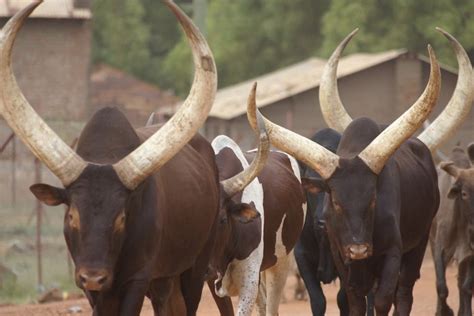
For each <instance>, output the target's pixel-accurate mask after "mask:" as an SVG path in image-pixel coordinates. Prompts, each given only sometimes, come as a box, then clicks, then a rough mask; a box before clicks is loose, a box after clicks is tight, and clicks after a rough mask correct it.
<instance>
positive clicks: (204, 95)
mask: <svg viewBox="0 0 474 316" xmlns="http://www.w3.org/2000/svg"><path fill="white" fill-rule="evenodd" d="M40 3H41V1H39V2H35V3H32V4H31V5H29V6H27V7H26V8H25V9H23V10H21V11H19V12H18V13H16V14H15V15H14V16H13V17H12V18H11V19H10V20H9V21H8V23H7V24H6V25H5V26H4V27H3V29H2V31H1V33H0V80H1V82H2V84H1V86H0V97H1V101H0V113H1V114H2V115H3V117H4V118H5V120H6V122H7V123H8V124H9V125H10V126H11V128H12V129H13V130H14V131H15V133H16V134H17V135H18V137H19V138H20V139H22V141H23V142H24V143H25V144H26V146H27V147H28V148H29V149H30V150H31V151H32V152H33V153H34V154H35V155H36V156H37V157H38V158H39V159H40V160H41V161H42V162H43V163H44V164H45V165H46V166H47V167H48V168H49V169H50V170H51V171H52V172H53V173H54V174H55V175H56V176H57V177H58V178H59V179H60V180H61V182H62V184H63V186H64V187H63V188H57V187H53V186H49V185H46V184H35V185H33V186H31V191H32V192H33V194H34V195H35V196H36V197H37V198H38V199H39V200H41V201H42V202H44V203H46V204H48V205H59V204H66V205H67V207H68V209H67V211H66V213H65V216H64V236H65V239H66V243H67V246H68V249H69V251H70V253H71V255H72V257H73V260H74V263H75V266H76V270H75V279H76V284H77V286H78V287H80V288H81V289H83V291H84V293H85V295H86V297H87V298H88V300H89V302H90V305H91V306H92V308H93V311H94V312H93V314H94V315H127V316H129V315H139V314H140V310H141V308H142V304H143V300H144V297H145V296H147V297H149V298H150V300H151V302H152V305H153V309H154V311H155V315H196V310H197V308H198V304H199V301H200V298H201V293H202V289H203V286H204V283H205V282H207V283H208V285H209V288H210V290H211V293H212V294H213V296H214V299H215V302H216V304H217V306H218V308H219V310H220V313H221V315H226V316H228V315H234V311H233V306H232V301H231V300H230V298H229V297H230V296H238V297H239V298H238V303H237V304H238V305H237V314H238V315H251V313H252V310H253V309H254V307H255V308H256V309H257V312H258V314H259V315H278V305H279V302H280V297H281V295H282V290H283V287H284V284H285V281H286V278H287V274H288V270H289V267H290V262H291V259H292V256H293V251H294V255H295V257H296V261H297V264H298V268H299V270H300V272H301V275H302V277H303V279H304V282H305V285H306V287H307V289H308V292H309V295H310V301H311V309H312V312H313V314H314V315H324V313H325V309H326V301H325V298H324V295H323V292H322V289H321V283H329V282H332V281H333V280H334V279H335V278H340V280H341V289H340V291H339V294H338V299H337V302H338V305H339V308H340V311H341V315H366V314H367V315H373V314H374V309H375V312H376V314H377V315H388V313H389V311H390V310H391V308H392V305H393V307H394V313H395V315H409V314H410V311H411V307H412V303H413V295H412V291H413V286H414V284H415V281H416V280H417V279H418V278H419V277H420V267H421V264H422V260H423V256H424V254H425V250H426V247H427V244H428V242H430V245H431V248H432V254H433V258H434V262H435V266H436V277H437V283H436V287H437V292H438V306H437V313H436V315H453V311H452V310H451V309H450V308H449V306H448V305H447V303H446V298H447V296H448V289H447V286H446V279H445V269H446V266H447V264H449V262H450V261H451V260H456V261H457V262H458V264H459V274H458V285H459V296H460V310H459V315H471V297H472V289H473V285H474V261H473V260H474V259H473V258H474V256H473V255H474V168H473V167H472V164H473V163H474V144H473V145H471V146H469V147H468V148H467V152H466V151H464V150H463V148H461V147H456V148H455V149H454V150H453V152H452V155H451V156H450V157H449V161H443V162H441V163H440V164H439V168H437V167H436V165H435V163H434V162H433V157H432V152H435V151H436V149H437V148H438V147H439V146H440V144H442V143H443V142H444V141H445V140H446V139H447V138H449V136H450V135H452V133H453V132H454V131H455V130H456V128H457V127H458V126H459V125H460V124H461V123H462V122H463V120H464V119H465V118H466V117H467V114H468V113H469V111H470V107H471V104H472V101H473V96H474V81H473V71H472V67H471V63H470V61H469V58H468V56H467V54H466V52H465V51H464V49H463V48H462V46H461V45H460V44H459V43H458V41H457V40H456V39H455V38H454V37H452V36H451V35H450V34H448V33H447V32H445V31H443V30H439V31H440V32H441V33H442V34H443V35H444V36H445V37H446V38H447V39H448V40H449V42H450V43H451V45H452V47H453V49H454V51H455V53H456V56H457V60H458V65H459V76H458V82H457V85H456V88H455V91H454V93H453V96H452V98H451V100H450V102H449V103H448V104H447V105H446V107H445V109H444V110H443V112H442V113H441V114H440V116H439V117H438V118H437V119H436V120H435V121H434V122H433V123H432V124H430V125H429V126H428V127H427V128H426V129H425V130H424V131H423V132H422V133H421V134H420V135H419V136H418V137H413V134H414V133H415V132H416V131H417V130H418V129H419V128H420V126H422V124H423V122H424V121H425V120H426V119H427V117H428V115H429V114H430V112H431V110H432V109H433V107H434V105H435V104H436V102H437V100H438V95H439V91H440V81H441V79H440V70H439V66H438V63H437V60H436V57H435V54H434V52H433V50H432V49H431V47H429V46H428V52H429V56H430V63H431V69H430V77H429V81H428V83H427V86H426V88H425V90H424V92H423V94H422V95H421V96H420V97H419V99H418V100H417V101H416V102H415V103H414V104H413V105H412V106H411V107H410V108H409V109H408V110H407V111H406V112H405V113H403V114H402V115H401V116H400V117H399V118H398V119H396V120H395V121H394V122H393V123H392V124H390V125H388V126H384V125H379V124H377V123H376V122H374V121H372V120H371V119H368V118H358V119H352V118H351V117H350V116H349V115H348V114H347V112H346V110H345V108H344V105H343V104H342V102H341V100H340V98H339V94H338V90H337V83H336V71H337V65H338V61H339V58H340V56H341V54H342V51H343V50H344V47H345V46H346V45H347V44H348V42H349V41H350V39H351V38H352V37H353V36H354V35H355V33H356V31H354V32H353V33H351V34H350V35H349V36H348V37H347V38H345V39H344V40H343V41H342V42H341V44H340V45H339V46H338V47H337V48H336V50H335V52H334V53H333V55H332V56H331V58H330V59H329V61H328V63H327V66H326V68H325V71H324V73H323V76H322V80H321V85H320V104H321V110H322V113H323V116H324V119H325V121H326V123H327V124H328V126H329V127H330V128H326V129H323V130H321V131H319V132H318V133H316V134H315V135H314V137H313V138H312V139H308V138H305V137H303V136H300V135H298V134H296V133H293V132H291V131H289V130H287V129H285V128H283V127H281V126H278V125H276V124H275V123H272V122H271V121H269V120H268V119H266V118H264V117H263V116H262V115H261V114H260V113H259V112H258V110H257V107H256V102H255V99H256V85H254V87H253V89H252V91H250V95H249V98H248V119H249V123H250V125H251V126H252V128H253V129H254V130H255V131H256V134H255V135H256V137H257V138H258V140H259V146H258V149H257V150H256V151H250V152H246V153H244V152H242V150H241V149H240V148H239V146H238V145H237V144H236V143H235V142H234V141H233V140H232V139H230V138H228V137H226V136H219V137H217V138H216V139H214V140H213V141H212V143H209V142H208V141H207V140H206V139H205V138H204V137H202V136H201V135H199V133H197V132H198V129H199V128H200V126H201V125H202V124H203V123H204V121H205V120H206V117H207V114H208V112H209V110H210V108H211V106H212V104H213V100H214V96H215V93H216V89H217V70H216V65H215V63H214V59H213V56H212V53H211V51H210V49H209V47H208V45H207V43H206V41H205V39H204V37H203V36H202V35H201V33H200V32H199V30H198V29H197V28H196V27H195V26H194V25H193V23H192V22H191V20H190V19H189V18H188V17H187V16H186V15H185V14H184V13H183V12H182V11H181V10H180V9H179V8H178V7H177V6H176V5H175V4H174V3H173V2H172V1H171V0H165V1H164V3H165V4H166V5H167V6H168V7H169V8H170V9H171V10H172V11H173V13H174V14H175V15H176V17H177V19H178V21H179V23H180V24H181V26H182V28H183V29H184V31H185V34H186V36H187V39H188V41H189V43H190V46H191V49H192V52H193V60H194V67H195V77H194V82H193V85H192V88H191V91H190V93H189V96H188V97H187V99H186V100H185V102H184V104H183V105H182V106H181V108H180V109H179V110H178V111H177V113H176V114H175V115H174V116H173V117H172V118H171V119H170V120H169V121H168V122H167V123H166V124H164V125H163V126H159V125H157V124H153V121H152V120H151V121H149V123H147V125H146V126H145V127H143V128H138V129H134V128H133V127H132V126H131V125H130V123H129V122H128V121H127V119H126V118H125V117H124V115H123V114H122V113H120V112H119V111H118V110H116V109H114V108H105V109H102V110H100V111H98V112H97V113H96V114H95V115H94V116H93V117H92V118H91V119H90V121H89V122H88V123H87V124H86V126H85V127H84V129H83V131H82V133H81V135H80V138H79V141H78V144H77V149H76V151H73V150H72V149H71V148H70V147H68V146H67V145H66V144H65V143H64V142H63V141H62V140H61V139H60V138H59V137H58V136H57V135H56V134H55V132H54V131H52V130H51V129H50V128H49V127H48V125H47V124H46V123H45V122H44V121H43V120H42V119H41V118H40V117H39V116H38V115H37V113H36V112H35V111H34V110H33V109H32V107H31V106H30V105H29V103H28V101H27V100H26V99H25V97H24V96H23V94H22V92H21V91H20V89H19V87H18V85H17V83H16V80H15V77H14V75H13V71H12V66H11V53H12V48H13V44H14V41H15V38H16V36H17V33H18V32H19V30H20V29H21V27H22V25H23V24H24V22H25V20H26V19H27V17H28V16H29V15H30V13H31V12H32V11H33V10H34V9H35V8H36V7H37V6H38V5H39V4H40ZM270 144H272V145H273V146H274V147H276V148H278V149H279V150H281V151H277V150H270ZM249 162H250V164H249ZM438 179H439V182H438ZM438 209H439V210H438ZM255 305H256V306H255Z"/></svg>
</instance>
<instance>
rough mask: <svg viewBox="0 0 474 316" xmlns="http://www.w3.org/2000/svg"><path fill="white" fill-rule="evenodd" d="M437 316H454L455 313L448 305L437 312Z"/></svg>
mask: <svg viewBox="0 0 474 316" xmlns="http://www.w3.org/2000/svg"><path fill="white" fill-rule="evenodd" d="M436 316H454V312H453V310H452V309H451V308H450V307H449V306H448V305H446V306H444V307H442V308H440V309H438V310H437V311H436Z"/></svg>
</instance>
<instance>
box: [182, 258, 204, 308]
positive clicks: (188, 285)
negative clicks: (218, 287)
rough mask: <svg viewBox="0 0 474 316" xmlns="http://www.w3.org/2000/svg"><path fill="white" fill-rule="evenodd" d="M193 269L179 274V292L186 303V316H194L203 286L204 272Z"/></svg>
mask: <svg viewBox="0 0 474 316" xmlns="http://www.w3.org/2000/svg"><path fill="white" fill-rule="evenodd" d="M201 270H202V269H196V268H195V267H193V268H191V269H188V270H186V271H185V272H184V273H182V274H181V291H182V293H183V297H184V302H185V303H186V310H187V313H186V315H187V316H195V315H196V312H197V309H198V306H199V301H200V300H201V295H202V289H203V286H204V275H205V271H201Z"/></svg>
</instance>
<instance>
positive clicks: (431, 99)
mask: <svg viewBox="0 0 474 316" xmlns="http://www.w3.org/2000/svg"><path fill="white" fill-rule="evenodd" d="M353 35H354V33H353V34H351V35H350V36H349V37H348V38H346V39H345V40H344V41H343V42H342V43H341V44H340V45H339V46H338V48H337V50H336V52H335V54H333V56H331V58H330V59H329V61H328V66H327V67H334V66H335V65H337V60H338V59H339V55H340V53H341V52H342V50H343V48H344V46H345V45H346V44H347V42H348V41H349V40H350V38H351V37H352V36H353ZM428 51H429V54H430V62H431V70H430V79H429V81H428V84H427V87H426V89H425V91H424V92H423V94H422V95H421V96H420V98H419V99H418V100H417V101H416V102H415V103H414V104H413V105H412V106H411V107H410V108H409V109H408V110H407V111H406V112H405V113H403V114H402V115H401V116H400V117H399V118H398V119H397V120H395V121H394V122H393V123H392V124H391V125H390V126H388V127H387V128H385V129H384V130H383V131H382V132H381V133H380V130H379V128H378V125H376V124H375V123H373V122H372V121H370V120H365V121H361V120H356V121H354V123H353V124H354V130H358V132H359V133H361V135H355V137H356V138H357V139H359V140H362V142H361V141H358V142H357V144H356V145H357V146H356V147H354V144H351V143H350V142H348V143H347V144H342V143H343V142H344V141H345V138H347V139H348V140H349V139H350V138H351V137H346V134H347V133H348V130H349V129H350V126H349V127H348V128H347V129H346V130H345V131H344V134H343V136H342V139H341V143H340V144H339V148H338V152H337V154H334V153H332V152H331V151H329V150H327V149H326V148H324V147H323V146H321V145H319V144H317V143H315V142H312V141H311V140H309V139H307V138H305V137H302V136H300V135H297V134H295V133H293V132H291V131H288V130H287V129H285V128H283V127H281V126H278V125H276V124H274V123H272V122H270V121H269V120H267V119H265V124H266V125H267V130H268V131H269V137H270V140H271V142H272V144H273V145H274V146H275V147H277V148H279V149H281V150H283V151H285V152H287V153H288V154H290V155H292V156H294V157H295V158H297V159H298V160H300V161H302V162H303V163H305V164H306V165H308V166H309V167H310V168H312V169H313V170H315V171H316V172H317V173H318V174H319V175H320V176H321V178H322V179H323V181H317V182H315V181H307V180H305V181H306V189H310V190H311V189H313V190H320V191H325V192H327V193H328V195H329V197H328V199H327V200H328V202H327V204H328V205H327V208H326V214H325V217H326V220H327V223H326V224H327V229H328V233H329V235H331V236H334V238H332V237H331V241H332V240H334V242H335V244H336V245H337V247H338V250H339V253H340V255H341V257H343V258H345V259H346V260H360V259H365V258H367V257H369V256H370V255H371V252H372V231H373V225H374V214H375V212H374V209H375V208H376V204H377V182H378V178H379V174H380V173H381V172H382V170H383V168H384V166H385V164H386V162H387V161H388V160H389V158H390V157H391V156H392V154H393V153H394V152H395V151H396V150H397V149H398V148H399V146H401V144H402V143H403V142H404V141H406V140H407V139H408V138H409V137H410V136H411V135H412V134H413V133H414V132H415V131H416V130H417V129H418V128H419V127H420V126H421V125H422V123H423V121H424V120H425V119H426V118H427V116H428V115H429V113H430V112H431V110H432V109H433V107H434V105H435V104H436V101H437V99H438V95H439V89H440V70H439V65H438V63H437V61H436V57H435V55H434V52H433V51H432V49H431V47H430V46H428ZM333 73H334V74H335V71H334V72H333ZM331 76H332V75H331V74H328V73H327V70H326V71H325V72H324V73H323V77H322V80H321V87H320V94H321V93H322V94H323V95H324V96H323V98H321V96H320V99H321V100H320V102H321V103H323V102H325V100H329V99H331V98H337V99H338V100H339V96H338V95H337V94H335V93H334V92H335V91H337V89H336V90H332V91H329V92H328V91H327V89H325V88H324V87H323V86H324V84H323V82H324V81H325V80H328V78H327V77H331ZM334 76H335V75H334ZM339 101H340V100H339ZM255 106H256V105H255V104H253V105H252V106H251V107H249V109H248V114H249V115H251V114H252V113H253V110H254V107H255ZM250 121H251V124H252V126H253V127H254V128H255V119H254V118H253V119H251V120H250ZM365 122H371V124H368V125H367V126H366V128H360V124H362V123H365ZM346 126H347V125H345V126H344V127H346ZM330 127H332V126H330ZM364 127H365V126H364ZM352 138H354V136H352Z"/></svg>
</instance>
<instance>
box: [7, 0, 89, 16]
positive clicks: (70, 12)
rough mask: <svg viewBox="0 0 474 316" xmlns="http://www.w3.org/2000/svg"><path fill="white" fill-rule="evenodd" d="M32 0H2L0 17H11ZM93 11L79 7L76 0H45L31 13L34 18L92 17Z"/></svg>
mask: <svg viewBox="0 0 474 316" xmlns="http://www.w3.org/2000/svg"><path fill="white" fill-rule="evenodd" d="M31 2H32V0H0V17H11V16H13V15H14V14H15V13H16V12H18V11H19V10H21V9H22V8H24V7H26V6H27V5H29V4H30V3H31ZM91 16H92V15H91V11H90V10H89V9H87V8H77V7H75V6H74V0H44V2H43V3H42V4H40V5H39V6H38V7H37V8H36V9H35V11H34V12H33V13H32V14H31V17H33V18H49V19H90V18H91Z"/></svg>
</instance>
